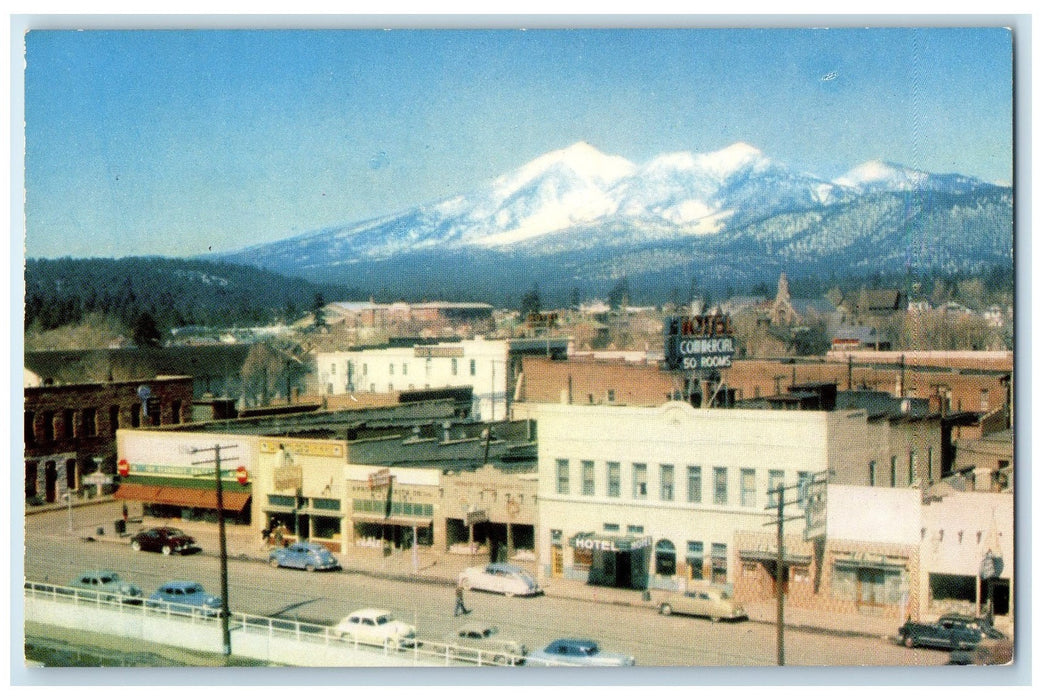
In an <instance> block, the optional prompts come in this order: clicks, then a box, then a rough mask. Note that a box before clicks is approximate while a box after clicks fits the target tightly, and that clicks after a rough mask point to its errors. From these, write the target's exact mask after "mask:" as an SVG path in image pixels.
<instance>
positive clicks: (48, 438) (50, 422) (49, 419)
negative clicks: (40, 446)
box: [43, 411, 54, 445]
mask: <svg viewBox="0 0 1042 700" xmlns="http://www.w3.org/2000/svg"><path fill="white" fill-rule="evenodd" d="M43 442H44V444H45V445H46V444H50V443H52V442H54V411H44V414H43Z"/></svg>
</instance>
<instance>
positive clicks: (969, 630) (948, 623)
mask: <svg viewBox="0 0 1042 700" xmlns="http://www.w3.org/2000/svg"><path fill="white" fill-rule="evenodd" d="M897 634H898V636H899V637H900V638H901V643H902V644H904V645H905V646H906V647H908V648H909V649H911V648H912V647H917V646H922V647H937V648H940V649H973V648H975V647H976V646H977V645H978V644H980V642H981V640H982V639H1002V638H1004V637H1005V635H1004V634H1002V632H999V631H998V630H997V629H995V628H994V627H992V626H991V625H990V624H988V622H987V620H983V619H981V618H977V617H970V616H969V615H957V614H949V615H942V616H941V617H940V618H939V619H938V620H937V622H912V621H911V620H909V621H907V622H905V623H904V624H903V625H901V627H899V628H898V630H897Z"/></svg>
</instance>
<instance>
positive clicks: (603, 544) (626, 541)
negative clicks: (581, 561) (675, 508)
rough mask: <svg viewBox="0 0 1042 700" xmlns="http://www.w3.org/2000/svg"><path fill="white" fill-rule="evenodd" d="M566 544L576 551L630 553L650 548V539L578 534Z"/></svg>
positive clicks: (648, 537)
mask: <svg viewBox="0 0 1042 700" xmlns="http://www.w3.org/2000/svg"><path fill="white" fill-rule="evenodd" d="M568 544H569V545H571V546H572V547H575V548H576V549H589V550H591V551H600V552H632V551H634V550H637V549H644V548H645V547H650V546H651V537H650V536H647V535H642V536H639V537H622V536H619V535H604V534H599V533H594V532H580V533H578V534H577V535H575V536H574V537H572V538H571V539H569V540H568Z"/></svg>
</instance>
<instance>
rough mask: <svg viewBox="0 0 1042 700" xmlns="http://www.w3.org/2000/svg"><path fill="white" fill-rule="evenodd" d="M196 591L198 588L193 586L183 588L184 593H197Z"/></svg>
mask: <svg viewBox="0 0 1042 700" xmlns="http://www.w3.org/2000/svg"><path fill="white" fill-rule="evenodd" d="M198 592H199V589H198V588H195V587H194V586H189V587H188V588H185V595H191V594H193V593H198Z"/></svg>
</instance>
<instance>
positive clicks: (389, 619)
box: [333, 608, 416, 649]
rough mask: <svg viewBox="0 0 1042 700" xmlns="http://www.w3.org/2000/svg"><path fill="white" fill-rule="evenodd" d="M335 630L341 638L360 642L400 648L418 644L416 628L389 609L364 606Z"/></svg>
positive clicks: (341, 622) (338, 624)
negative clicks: (397, 618) (400, 620)
mask: <svg viewBox="0 0 1042 700" xmlns="http://www.w3.org/2000/svg"><path fill="white" fill-rule="evenodd" d="M333 632H334V633H335V634H336V635H337V636H339V637H340V639H342V640H344V641H348V642H357V643H359V644H370V645H373V646H379V647H388V648H391V649H398V648H399V647H411V646H414V645H415V644H416V628H415V627H413V626H412V625H409V624H406V623H404V622H399V621H398V620H396V619H394V614H393V613H392V612H391V611H389V610H379V609H376V608H364V609H362V610H355V611H354V612H353V613H351V614H350V615H348V616H347V617H345V618H344V619H343V620H341V621H340V622H339V623H337V625H336V627H334V628H333Z"/></svg>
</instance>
